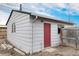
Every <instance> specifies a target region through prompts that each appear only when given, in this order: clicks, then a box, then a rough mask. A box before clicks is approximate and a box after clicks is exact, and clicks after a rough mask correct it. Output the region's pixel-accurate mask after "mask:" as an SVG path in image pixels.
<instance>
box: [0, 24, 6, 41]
mask: <svg viewBox="0 0 79 59" xmlns="http://www.w3.org/2000/svg"><path fill="white" fill-rule="evenodd" d="M6 38H7V26H5V25H0V39H1V40H2V39H6Z"/></svg>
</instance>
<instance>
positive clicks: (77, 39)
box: [62, 28, 79, 49]
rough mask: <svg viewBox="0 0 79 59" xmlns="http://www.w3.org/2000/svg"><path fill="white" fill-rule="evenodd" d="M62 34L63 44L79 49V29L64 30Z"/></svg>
mask: <svg viewBox="0 0 79 59" xmlns="http://www.w3.org/2000/svg"><path fill="white" fill-rule="evenodd" d="M62 33H63V36H62V39H63V41H62V42H63V44H66V45H68V46H72V47H75V48H78V49H79V29H78V28H68V29H62Z"/></svg>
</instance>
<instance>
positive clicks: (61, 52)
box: [33, 46, 79, 56]
mask: <svg viewBox="0 0 79 59" xmlns="http://www.w3.org/2000/svg"><path fill="white" fill-rule="evenodd" d="M52 49H53V50H52ZM50 50H52V51H50ZM33 55H34V56H79V50H78V49H75V48H73V47H68V46H64V47H58V48H51V49H50V48H49V50H48V51H42V52H40V53H35V54H33Z"/></svg>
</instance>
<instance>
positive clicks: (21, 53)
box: [14, 48, 25, 56]
mask: <svg viewBox="0 0 79 59" xmlns="http://www.w3.org/2000/svg"><path fill="white" fill-rule="evenodd" d="M14 51H16V52H17V53H18V54H20V55H22V56H25V53H24V52H22V51H20V50H18V49H17V48H14Z"/></svg>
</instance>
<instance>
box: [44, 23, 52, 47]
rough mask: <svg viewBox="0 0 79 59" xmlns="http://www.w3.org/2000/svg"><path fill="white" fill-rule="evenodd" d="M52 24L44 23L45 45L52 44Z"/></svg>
mask: <svg viewBox="0 0 79 59" xmlns="http://www.w3.org/2000/svg"><path fill="white" fill-rule="evenodd" d="M50 31H51V30H50V24H49V23H44V47H49V46H50V36H51V35H50Z"/></svg>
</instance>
